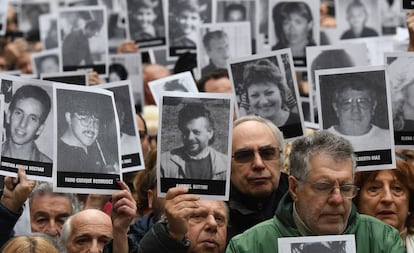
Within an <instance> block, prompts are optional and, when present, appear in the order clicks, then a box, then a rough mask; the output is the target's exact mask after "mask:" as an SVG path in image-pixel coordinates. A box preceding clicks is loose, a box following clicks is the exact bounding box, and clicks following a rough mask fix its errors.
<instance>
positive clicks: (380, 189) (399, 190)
mask: <svg viewBox="0 0 414 253" xmlns="http://www.w3.org/2000/svg"><path fill="white" fill-rule="evenodd" d="M384 188H385V187H384V186H382V185H368V187H367V189H366V193H367V194H368V195H369V196H371V197H376V196H378V195H382V194H383V193H384ZM390 192H391V194H392V195H393V196H395V197H401V196H402V195H404V194H405V191H404V188H403V187H402V186H401V185H398V184H396V185H391V186H390Z"/></svg>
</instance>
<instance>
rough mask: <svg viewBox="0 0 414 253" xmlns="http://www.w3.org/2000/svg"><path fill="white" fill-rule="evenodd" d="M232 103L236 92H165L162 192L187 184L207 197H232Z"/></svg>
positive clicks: (159, 170) (160, 135)
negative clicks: (230, 194)
mask: <svg viewBox="0 0 414 253" xmlns="http://www.w3.org/2000/svg"><path fill="white" fill-rule="evenodd" d="M233 103H234V100H233V96H232V94H224V93H180V94H178V93H171V92H163V93H162V97H161V104H160V106H159V108H160V117H159V123H158V125H159V128H158V143H157V145H158V147H157V148H158V151H159V152H158V154H157V180H158V181H157V182H158V184H157V192H158V196H160V197H165V195H166V193H167V191H168V189H169V188H171V187H186V188H188V189H189V193H193V194H198V195H200V197H201V198H204V199H218V200H228V199H229V192H230V167H231V166H230V164H231V136H232V127H233V110H234V104H233Z"/></svg>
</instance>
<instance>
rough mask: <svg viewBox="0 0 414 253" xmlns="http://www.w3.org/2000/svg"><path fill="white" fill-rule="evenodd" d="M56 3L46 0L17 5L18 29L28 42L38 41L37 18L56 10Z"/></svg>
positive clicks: (23, 2)
mask: <svg viewBox="0 0 414 253" xmlns="http://www.w3.org/2000/svg"><path fill="white" fill-rule="evenodd" d="M55 4H56V2H53V1H46V0H34V1H21V2H20V3H18V6H19V7H20V11H19V12H18V20H19V22H18V27H19V30H20V31H22V32H23V33H24V36H25V38H27V40H29V41H33V40H39V39H40V29H39V16H40V15H42V14H48V13H51V12H52V11H54V10H55V9H56V6H55Z"/></svg>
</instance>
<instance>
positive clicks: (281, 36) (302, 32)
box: [272, 2, 316, 57]
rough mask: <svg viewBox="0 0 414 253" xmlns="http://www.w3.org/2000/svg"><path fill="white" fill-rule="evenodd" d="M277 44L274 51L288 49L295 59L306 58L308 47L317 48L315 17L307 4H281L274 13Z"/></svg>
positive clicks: (274, 9)
mask: <svg viewBox="0 0 414 253" xmlns="http://www.w3.org/2000/svg"><path fill="white" fill-rule="evenodd" d="M272 17H273V23H274V29H275V34H276V37H277V40H278V41H277V44H276V45H274V46H273V47H272V50H276V49H282V48H288V47H290V48H291V50H292V55H293V57H305V56H306V51H305V49H306V47H307V46H315V45H316V43H315V41H314V39H313V17H312V12H311V10H310V8H309V5H308V4H307V3H305V2H281V3H279V4H277V5H276V6H275V7H274V8H273V11H272Z"/></svg>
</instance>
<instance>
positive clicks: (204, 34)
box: [197, 22, 252, 78]
mask: <svg viewBox="0 0 414 253" xmlns="http://www.w3.org/2000/svg"><path fill="white" fill-rule="evenodd" d="M251 54H252V47H251V32H250V24H249V23H248V22H237V23H220V24H204V25H202V26H201V27H200V41H199V44H198V46H197V59H198V60H197V63H198V69H199V70H201V71H200V72H201V73H200V78H201V77H204V76H206V75H208V74H209V73H210V72H211V71H213V70H216V69H219V68H221V69H225V68H227V61H228V60H229V59H230V58H235V57H242V56H248V55H251Z"/></svg>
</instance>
